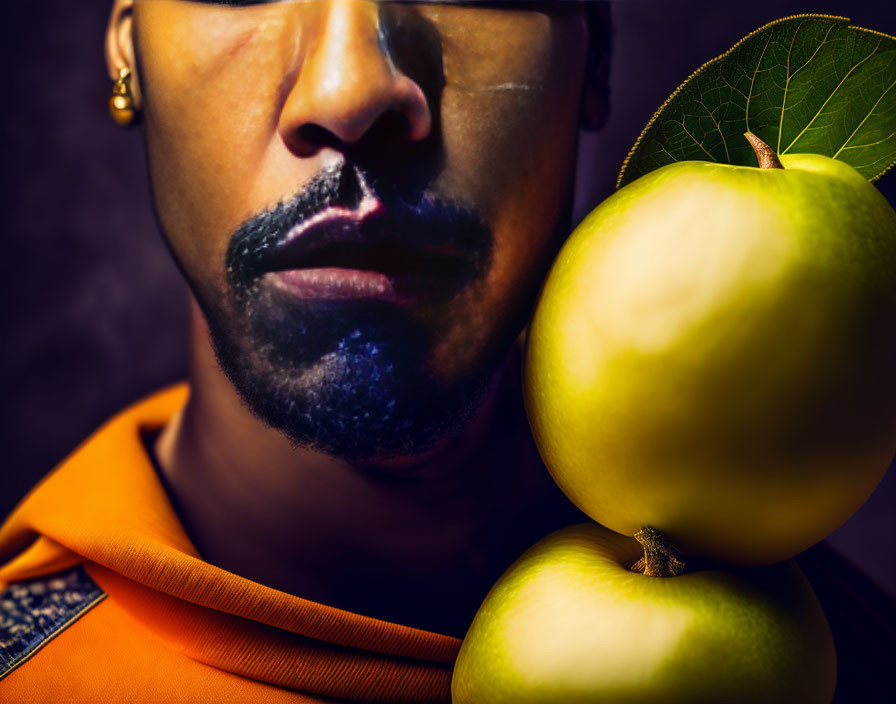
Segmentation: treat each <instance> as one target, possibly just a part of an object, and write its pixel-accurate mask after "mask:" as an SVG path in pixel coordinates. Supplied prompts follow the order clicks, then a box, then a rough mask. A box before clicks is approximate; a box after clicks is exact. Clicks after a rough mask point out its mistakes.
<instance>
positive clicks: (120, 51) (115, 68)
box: [106, 0, 143, 110]
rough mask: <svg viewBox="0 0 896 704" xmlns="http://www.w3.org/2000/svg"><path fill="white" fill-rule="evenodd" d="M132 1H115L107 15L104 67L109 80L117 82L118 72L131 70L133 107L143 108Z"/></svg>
mask: <svg viewBox="0 0 896 704" xmlns="http://www.w3.org/2000/svg"><path fill="white" fill-rule="evenodd" d="M133 24H134V0H115V2H114V3H113V5H112V10H111V12H110V13H109V24H108V25H107V27H106V67H107V68H108V70H109V78H111V79H112V80H113V81H115V80H118V74H119V70H120V69H122V68H129V69H130V70H131V81H130V87H131V97H132V98H133V100H134V107H135V109H137V110H140V109H141V108H142V107H143V94H142V92H141V91H140V78H139V75H138V73H137V60H136V55H137V54H136V51H135V50H134V32H133Z"/></svg>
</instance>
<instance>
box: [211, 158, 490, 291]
mask: <svg viewBox="0 0 896 704" xmlns="http://www.w3.org/2000/svg"><path fill="white" fill-rule="evenodd" d="M371 198H373V199H375V200H376V201H379V203H381V204H382V206H383V208H382V210H381V212H380V214H378V215H377V216H376V217H375V218H370V219H369V220H363V221H361V222H358V223H354V222H353V223H342V224H340V225H339V227H338V228H335V229H334V230H333V231H324V232H313V233H309V234H308V236H307V238H306V239H307V241H308V242H309V243H310V246H314V245H315V244H326V242H327V241H343V242H354V243H359V244H361V245H362V246H363V245H371V246H384V245H388V246H389V247H392V248H395V247H399V248H405V249H406V250H408V251H417V252H427V253H428V255H429V256H430V258H431V257H432V256H436V257H438V256H441V255H444V256H446V257H448V256H450V257H451V259H452V260H453V262H454V266H455V268H457V263H458V262H460V264H461V266H460V268H459V270H458V275H459V278H461V279H464V280H466V281H467V282H471V281H473V280H476V279H481V278H483V277H484V276H485V274H486V272H487V271H488V269H489V267H490V264H491V258H492V250H493V246H494V239H493V235H492V232H491V228H490V227H489V225H488V223H487V222H486V221H485V219H484V218H483V217H482V216H481V215H479V214H478V213H477V212H476V210H475V209H473V208H472V207H470V206H468V205H466V204H463V203H461V202H459V201H457V200H453V199H445V198H442V197H439V196H437V195H435V194H433V193H431V192H429V191H426V190H422V189H414V188H409V187H406V186H401V185H399V184H396V183H394V182H390V181H385V180H377V179H375V178H374V177H373V176H372V175H371V174H369V173H367V172H365V171H363V170H362V169H361V168H359V167H358V166H356V165H347V164H340V165H338V166H336V167H331V168H329V169H325V170H323V171H321V172H320V173H319V174H318V175H317V176H315V177H314V178H313V179H312V180H311V181H309V182H308V183H307V184H305V186H303V187H302V189H301V190H300V191H298V192H297V193H296V194H295V195H294V196H292V197H290V198H289V199H287V200H284V201H282V202H280V203H279V204H278V205H276V206H274V207H272V208H270V209H268V210H266V211H263V212H261V213H258V214H257V215H254V216H252V217H251V218H249V219H248V220H246V221H245V222H244V223H243V224H242V225H240V226H239V228H238V229H237V230H236V231H235V232H234V233H233V235H232V236H231V239H230V243H229V245H228V248H227V253H226V256H225V266H226V272H227V277H228V280H229V281H230V284H231V285H232V286H233V287H234V288H235V289H236V290H237V291H238V292H243V293H245V292H248V291H249V290H250V289H251V288H252V287H253V285H254V284H255V283H256V282H257V280H258V279H259V278H260V277H261V276H263V275H264V274H266V273H268V272H270V271H275V270H277V269H278V268H282V267H281V266H280V265H279V264H278V258H281V255H282V254H283V250H284V249H285V248H286V245H287V242H288V240H289V239H290V237H291V233H292V232H293V231H294V230H295V229H296V228H297V227H300V226H301V225H302V224H303V223H305V222H307V221H309V220H311V219H312V218H314V217H315V216H318V215H320V214H321V213H323V212H324V211H326V210H327V209H329V208H336V207H338V208H343V209H347V210H349V211H355V210H356V209H357V208H358V207H359V206H360V204H361V202H362V201H365V200H369V199H371Z"/></svg>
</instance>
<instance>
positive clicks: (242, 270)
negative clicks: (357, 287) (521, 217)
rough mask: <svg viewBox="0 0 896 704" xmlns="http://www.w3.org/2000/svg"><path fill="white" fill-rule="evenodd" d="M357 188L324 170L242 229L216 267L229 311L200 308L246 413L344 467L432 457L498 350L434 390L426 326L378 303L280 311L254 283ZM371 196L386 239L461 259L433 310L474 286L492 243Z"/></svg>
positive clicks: (302, 304) (407, 201) (422, 200)
mask: <svg viewBox="0 0 896 704" xmlns="http://www.w3.org/2000/svg"><path fill="white" fill-rule="evenodd" d="M359 180H360V181H363V182H364V183H365V184H369V183H370V182H369V179H368V178H367V177H365V175H364V174H362V173H361V172H360V171H358V170H357V169H354V170H353V172H352V173H350V174H347V173H346V172H345V170H339V171H331V172H328V173H324V174H323V175H321V176H320V177H319V178H317V179H315V180H314V181H313V182H312V183H311V184H309V185H308V186H307V187H306V188H304V189H303V190H302V192H301V193H299V194H298V195H297V196H296V197H295V198H293V199H291V200H290V201H288V202H285V203H282V204H281V205H279V206H277V207H275V208H273V209H272V210H270V211H268V212H265V213H262V214H260V215H258V216H255V217H253V218H251V219H250V220H249V221H247V222H246V223H245V224H244V225H242V226H241V227H240V228H239V229H238V230H237V231H236V232H235V233H234V235H233V237H232V238H231V243H230V246H229V248H228V252H227V258H226V267H227V273H228V283H229V286H230V288H229V294H230V295H229V299H228V301H227V303H229V304H230V305H228V306H221V305H208V302H205V303H204V305H203V309H204V312H205V314H206V318H207V320H208V323H209V329H210V331H211V340H212V344H213V347H214V349H215V353H216V355H217V357H218V360H219V363H220V365H221V368H222V369H223V371H224V372H225V374H226V375H227V376H228V377H229V379H230V380H231V382H232V383H233V385H234V387H235V388H236V389H237V391H238V393H239V394H240V396H241V397H242V399H243V400H244V402H245V403H246V404H247V405H248V407H249V409H250V410H251V411H252V413H253V414H254V415H255V416H256V417H258V418H259V419H260V420H262V421H263V422H264V423H265V424H266V425H268V426H269V427H272V428H276V429H278V430H280V431H282V432H283V433H284V434H285V435H286V436H288V437H289V438H290V439H291V440H292V441H293V442H294V443H296V444H297V445H300V446H303V447H308V448H312V449H315V450H318V451H322V452H326V453H328V454H330V455H333V456H337V457H342V458H345V459H347V460H354V461H363V460H372V459H383V458H388V457H392V456H396V455H412V454H415V453H420V452H424V451H426V450H427V449H429V448H431V447H432V446H433V444H434V443H436V442H437V441H438V440H439V439H440V438H442V437H444V436H445V435H446V434H447V433H449V432H451V431H452V430H453V429H455V428H457V427H458V426H459V425H461V424H463V423H464V421H466V420H467V419H468V418H469V417H470V415H471V414H472V413H473V411H474V410H475V408H476V406H477V405H478V402H479V400H480V399H481V396H482V392H483V390H484V388H485V387H486V385H487V383H488V381H489V379H490V378H491V376H492V374H493V373H494V371H495V369H496V368H497V366H498V364H499V362H500V359H501V358H502V357H503V354H502V352H503V350H502V351H500V352H499V351H497V350H496V353H495V354H488V353H487V354H486V357H487V358H485V359H482V360H480V363H479V364H477V365H474V368H473V369H469V370H466V371H465V372H463V373H462V374H461V376H460V378H455V379H453V380H451V381H450V382H439V381H437V380H436V379H437V377H436V376H435V375H434V374H433V373H432V371H431V370H430V369H429V366H428V363H429V358H430V355H431V353H432V350H433V347H434V346H435V342H436V338H437V335H438V332H439V330H438V328H437V324H436V323H433V322H430V323H429V324H427V325H424V324H423V323H422V322H421V321H420V320H418V319H416V318H415V317H414V316H412V315H411V314H410V313H409V311H408V310H406V309H404V308H402V307H399V306H396V305H393V304H390V303H387V302H384V301H378V300H304V301H298V302H297V301H291V302H290V303H289V304H288V305H284V303H283V301H282V300H279V299H278V298H277V296H276V295H275V294H273V293H272V291H271V289H270V287H268V286H264V285H262V284H261V282H260V280H261V278H262V277H263V275H264V273H266V269H265V267H266V263H267V257H268V253H269V252H270V251H271V248H272V246H274V245H276V244H277V243H278V242H280V241H282V240H283V238H285V237H286V236H287V233H288V232H289V230H290V229H291V228H292V227H293V226H295V225H296V224H297V223H299V222H301V221H302V220H304V219H305V218H308V217H310V216H313V215H314V214H316V213H318V212H320V211H321V210H322V209H324V208H326V207H328V206H331V205H335V204H339V205H342V206H348V207H350V206H351V204H352V203H351V202H352V201H353V200H356V199H357V197H358V194H357V190H358V187H359V186H358V183H359ZM373 185H374V186H375V185H376V184H373ZM377 195H378V197H380V198H382V200H383V201H384V202H385V203H386V204H387V205H388V208H389V219H388V222H387V223H386V224H385V226H384V227H386V226H387V227H388V232H389V234H390V236H391V237H398V238H415V239H416V240H417V241H420V240H421V239H424V238H425V239H426V240H427V242H428V243H429V244H433V245H441V244H451V245H453V246H455V247H456V248H457V249H461V250H462V251H464V252H465V253H467V256H465V262H466V264H465V266H464V270H463V275H462V276H460V277H459V279H458V282H457V290H456V291H454V292H453V293H452V294H451V296H449V297H448V298H447V299H446V302H444V303H441V305H440V306H439V309H441V310H446V306H447V305H450V298H451V297H453V296H454V295H457V294H459V293H460V292H461V291H469V290H470V289H471V288H472V287H473V286H475V284H476V283H478V282H481V280H482V279H484V277H485V274H486V272H487V271H488V268H489V265H490V262H491V251H492V237H491V233H490V230H489V228H488V227H487V226H486V225H485V223H484V222H483V220H482V219H481V218H479V217H478V216H476V215H475V214H474V213H473V212H472V210H470V209H468V208H465V207H462V206H460V205H457V204H453V203H446V202H442V201H438V200H436V199H434V198H432V197H431V196H423V195H422V194H416V195H415V194H407V193H402V194H399V193H397V192H396V191H391V192H390V191H389V190H388V189H387V188H385V187H380V188H378V189H377ZM411 204H412V205H411ZM225 308H229V311H226V310H225ZM426 317H427V318H428V319H430V320H431V321H432V319H435V320H438V318H439V316H437V315H427V316H426ZM442 317H443V318H444V316H442Z"/></svg>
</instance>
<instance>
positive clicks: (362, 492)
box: [155, 305, 572, 635]
mask: <svg viewBox="0 0 896 704" xmlns="http://www.w3.org/2000/svg"><path fill="white" fill-rule="evenodd" d="M193 320H194V326H193V328H194V332H193V344H192V348H193V359H192V368H191V397H190V400H189V402H188V403H187V405H186V407H185V408H184V410H183V412H182V413H181V414H180V415H179V416H178V417H177V418H175V419H174V420H173V421H172V422H171V423H170V424H169V425H168V426H167V427H166V428H165V430H164V431H163V432H162V434H161V435H160V436H159V438H158V440H157V442H156V446H155V453H156V459H157V461H158V464H159V467H160V471H161V474H162V476H163V479H164V481H165V483H166V485H167V487H168V490H169V493H170V495H171V499H172V501H173V503H174V505H175V507H176V509H177V511H178V513H179V515H180V517H181V520H182V521H183V523H184V526H185V528H186V530H187V532H188V533H189V534H190V537H191V539H192V540H193V542H194V544H195V546H196V548H197V550H198V551H199V552H200V554H201V555H202V556H203V558H204V559H206V560H208V561H209V562H211V563H213V564H216V565H218V566H220V567H223V568H225V569H227V570H229V571H231V572H235V573H237V574H240V575H242V576H244V577H247V578H249V579H252V580H255V581H257V582H261V583H263V584H266V585H268V586H271V587H275V588H278V589H281V590H283V591H286V592H289V593H292V594H295V595H297V596H302V597H304V598H308V599H312V600H314V601H319V602H323V603H327V604H330V605H333V606H337V607H340V608H344V609H346V610H349V611H354V612H357V613H362V614H364V615H368V616H374V617H377V618H382V619H384V620H389V621H394V622H398V623H403V624H405V625H409V626H416V627H420V628H425V629H427V630H435V631H439V632H443V633H449V634H453V635H462V634H463V632H464V631H465V629H466V626H467V625H468V624H469V620H470V619H471V618H472V615H473V613H474V612H475V609H476V607H477V606H478V604H479V603H480V601H481V599H482V598H483V597H484V596H485V593H486V591H487V590H488V588H489V587H490V586H491V584H492V583H493V582H494V581H495V579H497V577H498V576H499V575H500V573H501V572H502V571H503V569H504V568H505V567H506V566H507V565H508V564H509V562H510V561H512V560H513V559H514V558H515V557H517V556H518V554H519V553H520V552H521V551H522V550H524V549H525V548H526V547H528V546H529V544H531V543H532V542H534V541H535V540H537V539H538V538H539V537H541V536H542V535H543V534H544V533H546V532H548V531H549V530H551V529H553V528H555V527H559V525H563V524H564V523H566V522H569V520H570V518H571V517H572V514H571V512H569V507H568V505H567V504H566V502H565V500H563V499H562V496H561V495H560V494H559V492H558V490H557V489H556V487H555V486H554V485H553V483H552V482H551V481H550V478H549V477H548V475H547V473H546V471H545V470H544V468H543V466H542V465H541V463H540V462H539V460H538V456H537V452H536V451H535V448H534V444H533V443H532V440H531V436H530V434H529V431H528V426H527V424H526V420H525V413H524V412H523V409H522V401H521V397H520V393H519V391H520V390H519V376H520V375H519V366H518V350H515V351H514V354H512V355H511V356H510V357H509V358H508V359H507V360H506V361H505V363H504V364H503V365H502V368H501V369H500V370H499V371H498V373H497V374H496V376H495V378H494V379H493V381H492V383H491V385H490V387H489V389H488V391H487V393H486V395H485V397H484V400H483V402H482V404H481V405H480V407H479V410H478V412H477V413H476V414H475V415H474V417H473V419H472V420H471V421H470V422H469V423H468V424H467V425H466V426H464V427H463V428H462V429H460V430H459V431H457V432H456V433H455V434H454V435H453V436H451V437H449V438H446V439H445V440H444V441H443V442H442V443H441V445H440V446H439V447H437V448H436V449H434V450H433V451H431V452H430V453H429V454H427V455H425V456H421V457H413V458H410V459H407V460H404V461H402V462H392V463H390V464H389V465H388V466H381V467H369V466H368V467H361V466H357V465H353V464H351V463H348V462H346V461H343V460H341V459H339V458H334V457H332V456H329V455H326V454H322V453H318V452H314V451H312V450H308V449H303V448H296V447H294V446H293V445H292V444H291V443H290V441H289V440H288V439H287V438H285V437H284V436H282V435H281V434H280V433H279V432H277V431H275V430H272V429H270V428H267V427H266V426H264V425H263V424H262V423H261V422H260V421H259V420H258V419H256V418H255V417H254V416H253V415H252V414H251V413H250V412H249V411H248V409H246V407H245V406H244V405H243V404H242V402H241V401H240V399H239V397H238V395H237V393H236V391H235V390H234V388H233V386H232V385H231V383H230V381H229V380H228V379H227V378H226V377H225V376H224V375H223V374H222V373H221V371H220V369H219V367H218V365H217V363H216V361H215V358H214V354H213V352H212V350H211V347H210V344H209V343H208V335H207V331H206V330H205V326H204V321H203V319H202V316H201V314H200V313H199V312H198V310H197V309H196V306H195V305H194V312H193ZM522 516H525V521H526V522H525V523H524V524H521V523H520V517H522Z"/></svg>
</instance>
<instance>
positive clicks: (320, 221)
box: [262, 197, 467, 276]
mask: <svg viewBox="0 0 896 704" xmlns="http://www.w3.org/2000/svg"><path fill="white" fill-rule="evenodd" d="M407 229H408V228H407V227H406V226H403V225H400V224H399V223H398V222H397V220H396V219H394V218H392V217H391V215H390V213H389V211H388V209H387V208H386V207H385V206H384V205H383V203H382V202H381V201H380V200H378V199H376V198H373V197H368V198H365V199H364V200H363V201H362V202H361V203H360V204H359V205H358V206H357V207H356V208H353V209H350V208H346V207H342V206H330V207H327V208H325V209H323V210H322V211H320V212H318V213H317V214H315V215H313V216H311V217H308V218H306V219H305V220H303V221H302V222H300V223H298V224H297V225H295V226H293V227H292V228H291V229H290V230H289V232H288V233H287V234H286V236H285V237H283V238H282V239H281V240H280V241H279V242H277V243H276V244H274V245H273V246H272V247H270V248H269V249H268V251H267V253H266V255H265V257H264V259H265V261H264V263H263V265H262V269H263V272H262V273H269V272H273V271H286V270H293V269H311V268H322V267H334V268H345V269H363V270H369V271H378V272H382V273H385V274H387V275H393V276H396V275H402V274H414V273H418V274H427V273H438V274H449V275H450V274H462V273H463V271H464V270H465V269H466V268H467V262H466V261H465V258H464V256H463V252H461V251H458V250H457V249H456V248H451V247H450V246H440V247H435V246H432V245H422V244H421V243H420V242H417V241H415V239H414V237H413V234H414V233H413V232H407V231H406V230H407Z"/></svg>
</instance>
